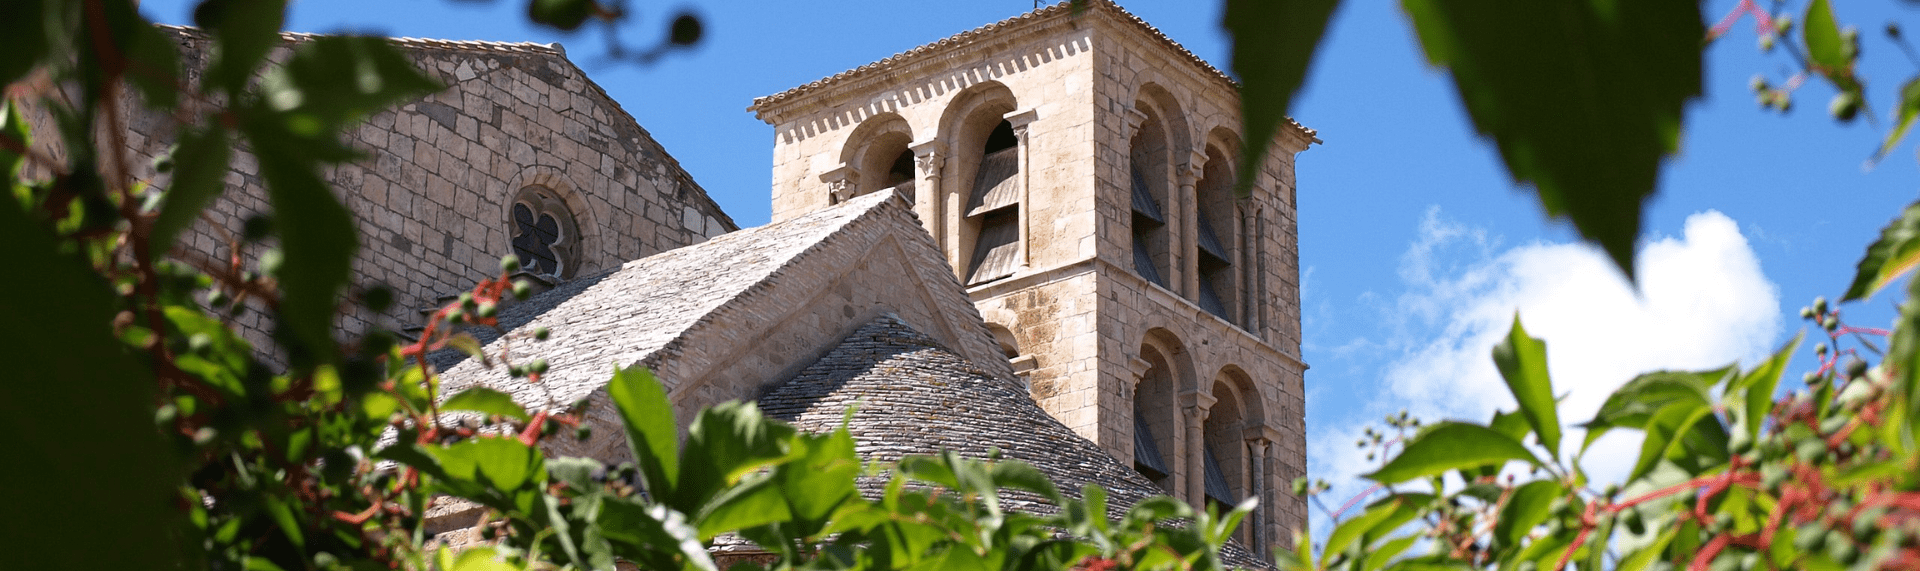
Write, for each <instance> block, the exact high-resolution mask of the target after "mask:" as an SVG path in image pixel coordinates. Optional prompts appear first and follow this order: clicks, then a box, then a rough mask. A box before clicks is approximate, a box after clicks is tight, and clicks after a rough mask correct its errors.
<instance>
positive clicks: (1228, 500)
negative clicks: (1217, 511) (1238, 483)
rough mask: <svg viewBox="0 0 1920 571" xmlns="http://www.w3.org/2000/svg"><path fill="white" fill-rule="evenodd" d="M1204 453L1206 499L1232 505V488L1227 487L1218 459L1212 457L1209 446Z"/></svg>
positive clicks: (1228, 505)
mask: <svg viewBox="0 0 1920 571" xmlns="http://www.w3.org/2000/svg"><path fill="white" fill-rule="evenodd" d="M1206 454H1207V458H1206V471H1207V476H1206V478H1207V482H1206V487H1207V499H1209V500H1213V501H1216V502H1220V503H1221V504H1224V505H1225V506H1226V507H1232V506H1233V503H1234V502H1233V488H1229V487H1227V477H1226V473H1225V472H1223V471H1221V470H1220V460H1219V459H1217V458H1214V457H1213V450H1212V449H1211V448H1209V449H1207V451H1206Z"/></svg>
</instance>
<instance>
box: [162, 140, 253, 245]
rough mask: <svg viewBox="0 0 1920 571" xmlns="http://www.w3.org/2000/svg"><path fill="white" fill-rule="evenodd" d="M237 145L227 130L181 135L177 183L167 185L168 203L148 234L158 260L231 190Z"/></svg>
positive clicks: (175, 153) (177, 156)
mask: <svg viewBox="0 0 1920 571" xmlns="http://www.w3.org/2000/svg"><path fill="white" fill-rule="evenodd" d="M232 147H233V145H232V143H231V142H230V141H228V140H227V131H226V129H221V128H219V127H213V128H209V129H199V130H193V131H189V132H187V133H185V134H183V135H181V136H180V148H179V150H177V151H175V152H174V158H175V160H174V164H175V165H177V166H176V167H175V169H174V171H173V181H172V182H171V183H169V184H168V185H167V194H166V202H164V203H162V204H161V206H160V215H159V217H157V218H155V219H154V221H153V230H152V233H151V234H149V235H148V240H149V244H151V245H152V251H153V255H154V256H155V257H156V258H161V257H166V255H167V251H168V250H169V249H171V248H173V242H174V241H175V240H177V239H179V237H180V233H181V232H185V231H186V229H187V228H188V227H190V226H193V221H194V220H198V219H199V218H200V213H201V212H203V211H205V210H206V209H207V205H209V204H212V203H213V199H214V198H217V197H219V196H220V193H221V192H222V191H225V190H226V188H227V183H226V176H227V160H228V155H229V153H230V152H231V151H230V149H232Z"/></svg>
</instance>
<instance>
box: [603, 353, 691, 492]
mask: <svg viewBox="0 0 1920 571" xmlns="http://www.w3.org/2000/svg"><path fill="white" fill-rule="evenodd" d="M607 396H608V397H611V398H612V399H613V405H614V407H615V408H618V409H619V410H620V420H621V421H623V422H622V424H624V425H625V426H626V430H627V446H628V447H629V448H630V449H631V451H632V452H633V458H634V461H635V462H637V463H638V464H639V465H640V475H641V476H642V477H644V478H645V479H646V484H647V490H648V491H649V492H651V493H652V494H654V497H656V498H660V497H665V496H669V495H671V494H673V491H674V490H675V489H677V484H676V482H678V481H679V478H680V433H679V430H678V429H676V428H674V420H673V405H671V404H668V402H667V391H666V389H665V388H662V387H661V386H660V381H657V380H655V379H654V378H653V372H652V371H648V370H647V369H646V368H645V367H641V366H638V365H635V366H633V367H628V368H625V369H621V368H618V367H615V368H614V370H613V379H612V380H610V381H607Z"/></svg>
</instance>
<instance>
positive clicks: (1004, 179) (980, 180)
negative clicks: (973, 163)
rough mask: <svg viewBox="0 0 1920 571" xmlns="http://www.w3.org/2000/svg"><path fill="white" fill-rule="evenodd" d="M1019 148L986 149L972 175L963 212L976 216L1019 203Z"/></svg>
mask: <svg viewBox="0 0 1920 571" xmlns="http://www.w3.org/2000/svg"><path fill="white" fill-rule="evenodd" d="M1019 174H1020V148H1019V147H1013V148H1009V149H1002V150H998V151H994V152H991V153H987V156H985V157H982V158H981V159H980V170H979V171H978V172H977V173H976V174H975V175H974V178H973V193H972V195H971V196H969V197H968V198H967V216H979V215H981V214H985V213H988V212H992V211H995V210H999V209H1001V208H1006V207H1009V206H1013V205H1016V204H1019V203H1020V177H1019V176H1018V175H1019Z"/></svg>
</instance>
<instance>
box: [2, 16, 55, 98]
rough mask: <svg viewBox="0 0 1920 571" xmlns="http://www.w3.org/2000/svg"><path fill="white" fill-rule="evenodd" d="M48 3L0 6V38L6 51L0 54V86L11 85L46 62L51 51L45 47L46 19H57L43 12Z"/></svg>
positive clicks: (46, 44)
mask: <svg viewBox="0 0 1920 571" xmlns="http://www.w3.org/2000/svg"><path fill="white" fill-rule="evenodd" d="M49 3H51V2H48V1H45V0H14V1H11V2H0V38H6V39H7V49H6V51H5V52H0V85H13V82H14V81H16V80H18V79H20V78H21V77H24V76H26V75H27V73H28V72H30V71H33V68H34V66H36V65H39V64H40V62H41V60H42V59H45V56H46V54H47V48H48V47H50V46H49V45H48V43H47V28H48V24H49V17H50V16H54V17H56V18H57V15H56V14H52V13H49V12H48V11H47V10H46V5H47V4H49ZM55 21H57V20H55Z"/></svg>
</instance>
